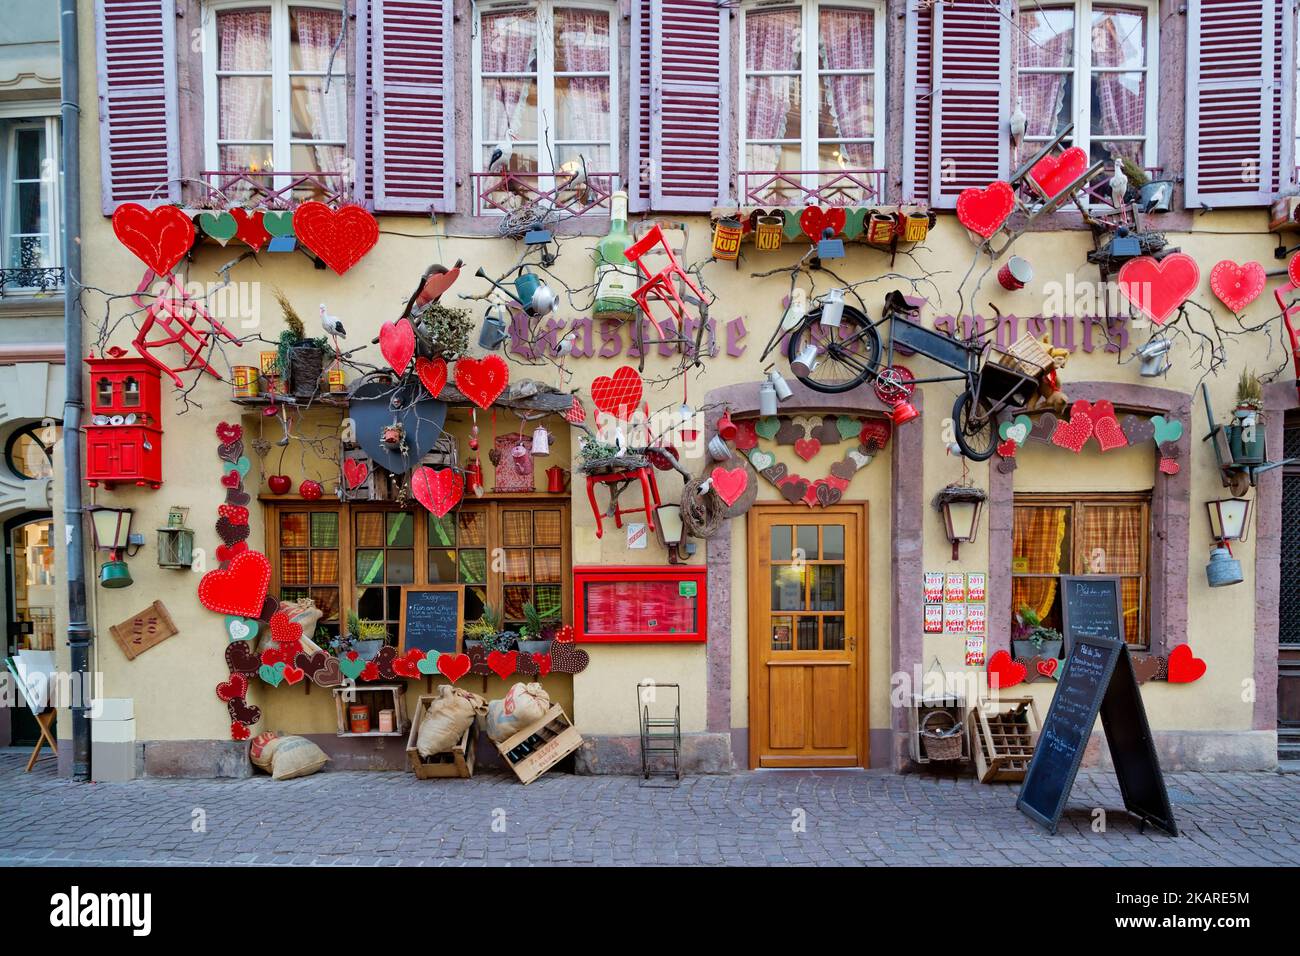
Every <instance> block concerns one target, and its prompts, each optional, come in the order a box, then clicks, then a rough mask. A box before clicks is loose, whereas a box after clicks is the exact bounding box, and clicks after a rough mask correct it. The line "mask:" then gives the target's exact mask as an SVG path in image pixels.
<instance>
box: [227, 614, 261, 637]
mask: <svg viewBox="0 0 1300 956" xmlns="http://www.w3.org/2000/svg"><path fill="white" fill-rule="evenodd" d="M226 634H227V635H228V636H229V638H230V640H231V641H232V642H233V641H251V640H252V639H253V638H255V637H257V622H256V621H254V620H252V619H251V618H247V617H235V616H233V615H231V614H227V615H226Z"/></svg>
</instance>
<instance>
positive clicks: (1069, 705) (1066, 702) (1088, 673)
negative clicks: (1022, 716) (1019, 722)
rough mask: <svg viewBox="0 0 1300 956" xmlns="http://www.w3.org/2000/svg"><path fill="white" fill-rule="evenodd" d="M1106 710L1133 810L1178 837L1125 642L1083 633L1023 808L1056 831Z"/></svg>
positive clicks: (1069, 659) (1028, 778)
mask: <svg viewBox="0 0 1300 956" xmlns="http://www.w3.org/2000/svg"><path fill="white" fill-rule="evenodd" d="M1099 713H1100V715H1101V723H1102V727H1103V729H1104V730H1105V732H1106V742H1107V744H1108V745H1109V747H1110V753H1111V759H1112V761H1113V762H1114V764H1115V773H1116V776H1117V777H1118V778H1119V787H1120V793H1122V794H1123V796H1124V806H1125V808H1126V809H1127V810H1128V811H1129V812H1131V813H1133V814H1135V815H1136V816H1138V817H1139V819H1141V821H1142V824H1143V826H1144V827H1145V825H1146V824H1147V823H1151V824H1153V825H1155V826H1157V827H1159V828H1160V829H1162V830H1164V831H1165V832H1167V833H1170V834H1173V835H1174V836H1177V835H1178V828H1177V826H1176V825H1175V823H1174V817H1173V812H1172V811H1171V810H1170V807H1169V797H1168V795H1167V793H1166V791H1165V784H1164V778H1163V777H1161V775H1160V764H1159V761H1158V760H1157V758H1156V752H1155V746H1154V744H1153V742H1152V739H1151V729H1150V726H1149V725H1148V723H1147V716H1146V710H1145V709H1144V708H1143V706H1142V697H1141V694H1140V693H1139V691H1138V686H1137V679H1136V677H1135V676H1134V674H1133V662H1132V661H1131V660H1130V658H1129V653H1128V646H1127V645H1126V644H1125V643H1124V642H1123V641H1116V640H1111V639H1110V638H1106V637H1094V636H1091V635H1082V634H1078V633H1076V634H1075V638H1074V642H1073V644H1072V645H1071V647H1070V650H1069V651H1067V652H1066V658H1065V668H1064V670H1063V671H1062V673H1061V677H1060V680H1059V682H1058V683H1057V687H1056V696H1055V697H1053V698H1052V706H1051V708H1050V709H1049V710H1048V712H1047V718H1046V719H1045V720H1044V721H1043V727H1042V730H1041V731H1040V733H1039V735H1038V745H1037V746H1036V747H1035V749H1034V757H1033V760H1032V761H1030V764H1029V770H1028V771H1027V772H1026V774H1025V782H1024V784H1023V785H1022V786H1021V788H1020V796H1019V798H1018V799H1017V800H1016V806H1017V807H1018V808H1019V809H1020V810H1021V811H1022V812H1023V813H1025V814H1026V815H1027V816H1028V817H1030V818H1031V819H1033V820H1036V821H1037V822H1039V823H1041V824H1042V825H1043V826H1045V827H1047V829H1048V830H1049V831H1050V832H1052V833H1055V832H1056V827H1057V824H1058V823H1059V822H1060V819H1061V813H1062V811H1063V810H1064V809H1065V801H1066V799H1067V798H1068V797H1069V795H1070V788H1071V787H1072V786H1073V785H1074V778H1075V776H1076V775H1077V774H1078V772H1079V764H1080V762H1081V761H1082V760H1083V752H1084V748H1085V747H1087V745H1088V738H1089V737H1090V736H1091V735H1092V727H1093V724H1094V723H1095V722H1096V720H1097V716H1098V714H1099Z"/></svg>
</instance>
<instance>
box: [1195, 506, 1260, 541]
mask: <svg viewBox="0 0 1300 956" xmlns="http://www.w3.org/2000/svg"><path fill="white" fill-rule="evenodd" d="M1205 510H1206V511H1207V512H1209V515H1210V535H1211V537H1213V538H1214V540H1215V541H1221V542H1223V543H1224V544H1228V542H1229V541H1245V540H1246V538H1247V537H1248V536H1249V534H1250V499H1249V498H1220V499H1218V500H1216V501H1207V502H1206V503H1205ZM1228 550H1229V552H1231V550H1232V546H1231V545H1228Z"/></svg>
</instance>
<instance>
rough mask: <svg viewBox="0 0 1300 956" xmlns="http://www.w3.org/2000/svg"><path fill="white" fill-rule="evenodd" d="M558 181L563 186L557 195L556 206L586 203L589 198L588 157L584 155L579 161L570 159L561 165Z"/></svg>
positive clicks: (580, 156)
mask: <svg viewBox="0 0 1300 956" xmlns="http://www.w3.org/2000/svg"><path fill="white" fill-rule="evenodd" d="M556 181H557V182H558V183H560V184H561V186H560V190H559V191H558V192H557V193H556V197H555V199H556V204H557V205H559V206H568V205H570V204H572V203H574V202H585V201H586V198H587V157H586V156H585V155H583V154H582V153H579V154H578V158H577V159H570V160H567V161H565V162H563V163H561V164H560V172H559V175H558V176H557V177H556Z"/></svg>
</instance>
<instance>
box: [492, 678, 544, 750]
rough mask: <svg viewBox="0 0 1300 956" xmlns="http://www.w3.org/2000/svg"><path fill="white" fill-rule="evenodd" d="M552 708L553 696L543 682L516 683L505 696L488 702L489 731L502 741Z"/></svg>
mask: <svg viewBox="0 0 1300 956" xmlns="http://www.w3.org/2000/svg"><path fill="white" fill-rule="evenodd" d="M550 709H551V695H550V694H548V693H546V690H545V689H544V688H543V687H542V685H541V684H524V683H518V684H515V685H514V686H513V687H511V688H510V691H509V693H507V694H506V696H505V697H504V698H502V699H501V700H494V701H492V702H491V703H489V704H488V712H487V734H488V736H489V737H490V738H492V740H493V741H494V742H496V743H501V741H503V740H506V739H507V738H509V737H513V736H514V735H515V734H517V733H519V731H521V730H523V729H524V728H525V727H527V726H528V725H529V724H535V723H537V721H539V720H541V719H542V718H543V717H545V716H546V712H547V711H548V710H550Z"/></svg>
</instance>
